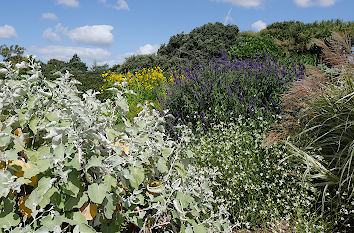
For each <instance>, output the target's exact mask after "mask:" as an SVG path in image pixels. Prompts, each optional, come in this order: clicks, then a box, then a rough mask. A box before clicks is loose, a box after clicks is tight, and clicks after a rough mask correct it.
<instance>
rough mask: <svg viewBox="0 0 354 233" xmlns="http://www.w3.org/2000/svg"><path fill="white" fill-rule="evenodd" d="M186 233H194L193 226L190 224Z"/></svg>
mask: <svg viewBox="0 0 354 233" xmlns="http://www.w3.org/2000/svg"><path fill="white" fill-rule="evenodd" d="M185 233H193V229H192V227H191V226H188V227H187V228H186V231H185Z"/></svg>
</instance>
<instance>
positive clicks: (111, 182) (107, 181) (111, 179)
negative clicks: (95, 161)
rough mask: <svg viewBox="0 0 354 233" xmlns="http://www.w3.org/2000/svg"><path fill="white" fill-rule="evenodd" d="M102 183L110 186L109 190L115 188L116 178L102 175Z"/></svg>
mask: <svg viewBox="0 0 354 233" xmlns="http://www.w3.org/2000/svg"><path fill="white" fill-rule="evenodd" d="M104 183H105V184H106V185H107V186H108V187H110V188H109V190H110V189H111V188H115V187H117V180H116V178H114V177H113V176H112V175H108V174H107V175H105V176H104Z"/></svg>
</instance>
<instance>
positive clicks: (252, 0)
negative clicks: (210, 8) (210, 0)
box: [214, 0, 262, 8]
mask: <svg viewBox="0 0 354 233" xmlns="http://www.w3.org/2000/svg"><path fill="white" fill-rule="evenodd" d="M214 1H216V2H226V3H231V4H233V5H235V6H242V7H246V8H251V7H259V6H261V4H262V0H214Z"/></svg>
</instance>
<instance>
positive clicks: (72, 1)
mask: <svg viewBox="0 0 354 233" xmlns="http://www.w3.org/2000/svg"><path fill="white" fill-rule="evenodd" d="M57 2H58V4H61V5H65V6H69V7H78V6H79V2H78V1H77V0H57Z"/></svg>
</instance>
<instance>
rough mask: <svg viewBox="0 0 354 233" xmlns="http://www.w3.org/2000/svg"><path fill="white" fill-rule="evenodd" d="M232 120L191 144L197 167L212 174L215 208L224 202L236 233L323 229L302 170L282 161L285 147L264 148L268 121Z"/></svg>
mask: <svg viewBox="0 0 354 233" xmlns="http://www.w3.org/2000/svg"><path fill="white" fill-rule="evenodd" d="M233 122H235V123H231V124H226V123H220V124H215V125H213V126H212V127H211V128H210V131H209V132H208V134H206V135H203V136H202V137H200V138H199V139H198V140H197V142H194V143H193V145H192V148H193V151H194V153H195V154H196V159H195V163H196V164H197V166H199V167H202V168H204V167H207V168H209V169H211V170H214V171H216V174H215V175H214V176H213V177H212V182H211V183H212V184H213V186H212V190H213V191H214V193H215V196H216V201H217V204H216V206H215V207H216V208H217V206H218V204H221V203H226V204H227V206H228V208H229V211H230V214H231V219H232V222H233V223H234V224H235V227H237V228H238V229H245V228H247V229H253V230H255V229H259V228H260V227H262V228H263V229H264V227H267V228H273V229H277V228H278V227H279V225H281V224H284V222H285V225H287V229H289V230H290V231H287V232H297V231H299V230H300V229H299V228H301V226H305V225H308V224H310V223H312V224H313V226H312V227H311V228H312V229H311V230H310V232H320V231H321V230H323V228H322V226H321V225H317V226H316V224H318V223H316V220H315V216H313V215H312V213H311V208H312V203H313V201H314V200H315V197H316V196H315V195H316V192H315V190H313V189H312V188H311V187H310V186H308V185H301V174H302V172H303V170H301V169H300V168H301V167H299V166H297V164H296V163H289V162H288V161H286V162H282V160H283V159H284V158H286V157H287V156H289V153H288V151H287V150H286V148H285V146H284V145H281V144H279V145H273V146H272V147H269V148H267V147H264V146H263V145H262V143H263V140H264V138H265V137H266V135H265V132H266V130H267V128H268V127H269V125H270V123H269V122H267V121H265V119H262V118H258V119H245V118H242V117H240V118H238V119H236V120H235V121H233ZM311 190H312V191H311ZM308 227H309V225H308ZM278 230H279V229H278ZM278 230H275V231H276V232H279V231H278ZM257 232H258V231H257ZM262 232H263V231H262Z"/></svg>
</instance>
